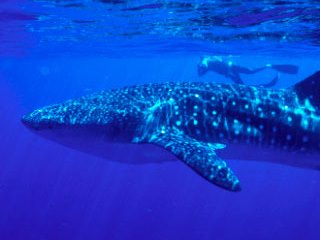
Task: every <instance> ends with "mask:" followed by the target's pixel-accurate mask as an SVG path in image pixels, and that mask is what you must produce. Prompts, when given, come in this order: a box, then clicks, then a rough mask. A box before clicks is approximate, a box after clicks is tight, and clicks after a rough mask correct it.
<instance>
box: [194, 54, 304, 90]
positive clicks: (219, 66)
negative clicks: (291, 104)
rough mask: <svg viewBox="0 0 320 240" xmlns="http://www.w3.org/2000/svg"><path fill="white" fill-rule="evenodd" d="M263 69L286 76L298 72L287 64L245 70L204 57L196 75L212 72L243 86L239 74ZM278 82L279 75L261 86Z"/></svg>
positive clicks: (229, 63)
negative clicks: (285, 74)
mask: <svg viewBox="0 0 320 240" xmlns="http://www.w3.org/2000/svg"><path fill="white" fill-rule="evenodd" d="M265 69H273V70H276V71H277V72H282V73H287V74H296V73H297V72H298V67H297V66H295V65H289V64H279V65H273V64H266V65H265V66H264V67H260V68H255V69H251V68H247V67H242V66H239V65H235V64H233V62H232V61H224V60H223V59H222V58H221V57H219V56H204V57H203V58H202V59H201V62H200V63H199V64H198V75H199V76H200V77H201V76H203V75H204V74H205V73H207V72H208V71H214V72H216V73H219V74H221V75H224V76H225V77H227V78H230V79H231V80H232V81H234V82H235V83H237V84H244V82H243V80H242V79H241V76H240V74H255V73H257V72H260V71H263V70H265ZM278 80H279V73H278V74H277V75H276V77H274V78H273V79H272V80H271V81H270V82H269V83H267V84H263V85H262V86H264V87H272V86H274V85H275V84H276V83H277V82H278Z"/></svg>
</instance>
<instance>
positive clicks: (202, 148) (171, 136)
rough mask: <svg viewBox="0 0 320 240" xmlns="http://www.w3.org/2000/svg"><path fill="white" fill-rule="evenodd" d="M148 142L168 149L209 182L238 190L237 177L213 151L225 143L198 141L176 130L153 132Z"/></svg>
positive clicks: (222, 146)
mask: <svg viewBox="0 0 320 240" xmlns="http://www.w3.org/2000/svg"><path fill="white" fill-rule="evenodd" d="M149 142H150V143H153V144H156V145H159V146H161V147H163V148H165V149H167V150H169V151H170V152H172V153H173V154H174V155H175V156H177V157H178V158H179V159H181V160H182V161H183V162H184V163H186V164H187V165H188V166H189V167H191V168H192V169H193V170H195V171H196V172H197V173H198V174H200V175H201V176H202V177H204V178H205V179H207V180H208V181H209V182H211V183H213V184H215V185H217V186H219V187H222V188H225V189H228V190H231V191H239V190H240V183H239V180H238V178H237V177H236V175H235V174H234V173H233V172H232V170H231V169H230V168H229V167H228V166H227V164H226V162H225V161H223V160H222V159H221V158H219V157H218V156H217V154H216V152H215V150H216V149H221V148H224V147H225V145H223V144H210V143H204V142H199V141H197V140H195V139H193V138H190V137H189V136H186V135H185V134H183V133H176V132H174V133H173V132H172V133H168V132H160V133H157V134H154V135H153V136H152V137H151V139H150V140H149Z"/></svg>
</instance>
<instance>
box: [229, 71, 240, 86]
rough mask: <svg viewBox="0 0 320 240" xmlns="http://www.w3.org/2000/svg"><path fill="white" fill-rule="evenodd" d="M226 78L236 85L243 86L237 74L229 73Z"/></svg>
mask: <svg viewBox="0 0 320 240" xmlns="http://www.w3.org/2000/svg"><path fill="white" fill-rule="evenodd" d="M226 76H227V77H229V78H230V79H231V80H232V81H233V82H234V83H236V84H244V82H243V81H242V79H241V77H240V74H238V73H230V74H228V75H226Z"/></svg>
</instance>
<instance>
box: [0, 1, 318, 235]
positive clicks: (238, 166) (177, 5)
mask: <svg viewBox="0 0 320 240" xmlns="http://www.w3.org/2000/svg"><path fill="white" fill-rule="evenodd" d="M0 13H1V14H0V29H1V32H0V43H1V44H0V110H1V117H0V132H1V134H0V141H1V145H0V153H1V155H0V239H4V240H16V239H24V240H26V239H32V240H33V239H35V240H45V239H46V240H51V239H52V240H53V239H55V240H56V239H68V240H70V239H76V240H78V239H81V240H85V239H97V240H99V239H110V240H111V239H112V240H127V239H154V240H158V239H159V240H168V239H191V240H192V239H201V240H202V239H203V240H209V239H210V240H211V239H215V240H229V239H246V240H256V239H259V240H268V239H308V240H318V239H320V229H319V227H318V225H319V221H320V190H319V183H320V172H319V171H316V170H308V169H300V168H295V167H290V166H286V165H278V164H271V163H265V162H258V161H257V162H253V161H237V160H236V159H234V161H228V164H229V165H230V167H231V168H232V169H233V170H234V172H236V173H237V175H238V177H239V178H240V181H241V185H242V188H243V189H242V191H241V192H239V193H233V192H228V191H225V190H223V189H220V188H218V187H216V186H214V185H212V184H210V183H208V182H207V181H205V180H203V179H202V178H201V177H199V176H198V175H197V174H195V173H194V172H193V171H191V170H190V169H189V168H188V167H186V166H185V165H184V164H183V163H182V162H179V161H174V162H163V163H155V164H144V162H146V161H147V160H148V159H143V158H145V156H144V154H143V153H141V159H139V160H137V163H136V164H123V163H119V162H115V161H112V159H103V158H98V157H95V156H92V155H87V154H85V153H81V152H78V151H75V150H72V149H69V148H66V147H64V146H61V145H59V144H57V143H54V142H50V141H48V140H46V139H43V138H41V137H39V136H37V135H35V134H33V133H32V132H30V131H29V130H28V129H26V128H25V127H24V126H23V125H22V124H21V122H20V118H21V116H22V115H23V114H25V113H27V112H29V111H31V110H33V109H35V108H38V107H41V106H44V105H47V104H52V103H57V102H60V101H63V100H66V99H70V98H74V97H78V96H81V95H84V94H88V93H92V92H94V91H97V90H101V89H111V88H117V87H121V86H128V85H134V84H141V83H150V82H167V81H208V82H228V83H230V82H231V80H230V79H228V78H226V77H224V76H222V75H219V74H217V73H214V72H209V73H207V74H206V75H205V76H203V77H199V76H198V73H197V65H198V63H199V62H200V60H201V57H202V56H203V55H214V56H220V57H223V58H224V59H227V61H229V62H232V63H233V64H238V65H241V66H246V67H250V68H255V67H261V66H263V65H265V64H268V63H269V64H291V65H296V66H298V67H299V72H298V73H297V74H294V75H291V74H285V73H280V75H279V82H278V83H277V84H276V86H275V88H284V87H289V86H292V85H293V84H295V83H297V82H298V81H301V80H302V79H304V78H306V77H307V76H309V75H310V74H312V73H313V72H315V71H316V70H319V69H320V63H319V60H318V56H319V54H320V48H319V44H320V42H319V38H320V35H319V23H320V21H319V20H320V17H319V16H320V7H319V2H318V1H300V2H299V1H191V0H185V1H180V0H177V1H137V0H136V1H128V0H82V1H81V0H79V1H78V0H2V1H1V2H0ZM276 74H277V73H276V72H275V71H273V70H265V71H262V72H260V73H257V74H254V75H244V77H243V79H244V81H245V83H247V84H263V83H265V82H268V81H269V80H271V79H272V78H274V76H275V75H276ZM248 151H250V149H248ZM123 154H124V157H125V155H126V153H125V152H124V153H123ZM150 158H152V156H150ZM319 160H320V159H319ZM139 162H141V164H139Z"/></svg>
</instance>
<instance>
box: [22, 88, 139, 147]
mask: <svg viewBox="0 0 320 240" xmlns="http://www.w3.org/2000/svg"><path fill="white" fill-rule="evenodd" d="M138 102H139V99H135V98H134V96H132V95H131V94H130V93H129V92H128V90H127V89H121V90H111V91H103V92H99V93H96V94H92V95H89V96H85V97H81V98H78V99H75V100H68V101H66V102H63V103H61V104H55V105H50V106H47V107H43V108H40V109H37V110H35V111H33V112H31V113H29V114H26V115H25V116H23V117H22V122H23V123H24V125H26V126H27V127H28V128H30V129H32V130H34V131H35V132H37V133H38V134H40V135H44V136H45V137H47V138H54V140H58V141H59V139H57V138H59V137H63V136H64V135H65V136H68V137H69V138H70V137H71V136H73V137H81V136H85V137H86V138H88V136H93V137H98V138H103V139H104V140H106V141H111V142H123V141H130V140H131V139H132V138H133V136H134V134H135V131H136V129H137V127H138V125H139V122H140V120H141V117H142V114H143V113H142V112H141V111H140V108H139V106H140V105H139V104H141V103H138ZM57 135H58V136H57Z"/></svg>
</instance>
